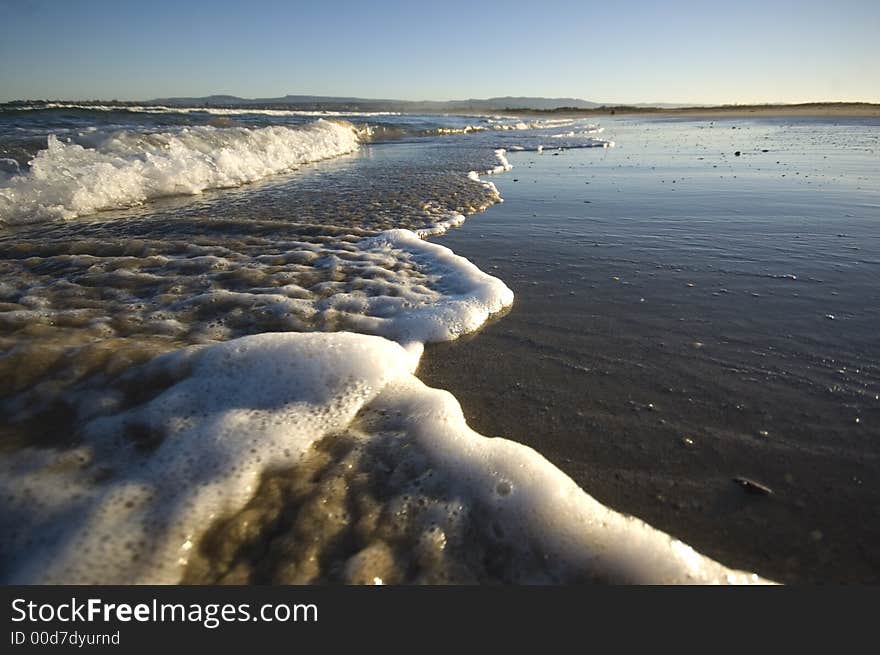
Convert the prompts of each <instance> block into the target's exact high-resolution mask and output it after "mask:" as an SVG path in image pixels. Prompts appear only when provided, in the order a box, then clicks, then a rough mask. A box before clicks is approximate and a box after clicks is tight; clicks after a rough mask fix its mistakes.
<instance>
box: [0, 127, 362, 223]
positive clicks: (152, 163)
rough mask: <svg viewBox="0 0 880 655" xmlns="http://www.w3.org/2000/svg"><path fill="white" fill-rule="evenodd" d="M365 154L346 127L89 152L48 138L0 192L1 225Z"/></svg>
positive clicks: (184, 133)
mask: <svg viewBox="0 0 880 655" xmlns="http://www.w3.org/2000/svg"><path fill="white" fill-rule="evenodd" d="M357 148H358V133H357V131H356V129H355V127H354V126H353V125H351V124H350V123H346V122H343V121H331V120H323V119H319V120H317V121H314V122H312V123H309V124H307V125H304V126H298V127H284V126H271V127H263V128H255V129H249V128H244V127H230V128H216V127H210V126H197V127H187V128H182V129H179V130H176V131H173V132H161V133H153V134H144V133H140V132H130V131H125V130H123V131H119V132H116V133H114V134H112V135H109V136H103V137H100V140H98V141H97V142H95V143H94V144H93V145H92V146H90V147H84V146H82V145H78V144H75V143H69V142H63V141H61V140H60V139H58V138H57V137H55V136H54V135H52V136H49V139H48V148H46V149H45V150H41V151H40V152H39V153H37V155H36V157H34V159H33V160H32V162H31V167H30V170H29V171H28V172H27V173H24V174H21V175H16V176H13V177H12V178H10V179H8V180H6V181H5V182H3V183H2V186H0V222H5V223H23V222H33V221H41V220H46V219H52V218H64V219H71V218H75V217H77V216H82V215H85V214H91V213H94V212H97V211H100V210H104V209H112V208H117V207H127V206H131V205H135V204H139V203H142V202H144V201H146V200H150V199H152V198H157V197H161V196H170V195H189V194H198V193H201V192H202V191H204V190H206V189H212V188H224V187H235V186H240V185H242V184H247V183H249V182H255V181H257V180H260V179H262V178H264V177H267V176H269V175H274V174H277V173H282V172H285V171H290V170H293V169H295V168H297V167H298V166H301V165H302V164H305V163H308V162H313V161H317V160H320V159H327V158H330V157H336V156H339V155H342V154H346V153H349V152H352V151H354V150H356V149H357Z"/></svg>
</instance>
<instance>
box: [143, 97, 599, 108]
mask: <svg viewBox="0 0 880 655" xmlns="http://www.w3.org/2000/svg"><path fill="white" fill-rule="evenodd" d="M148 102H149V104H156V105H167V106H172V107H184V106H186V107H261V108H271V107H297V108H302V109H307V110H311V109H324V110H340V111H341V110H354V111H436V112H460V111H481V112H485V111H504V110H506V109H530V110H535V111H551V110H553V109H560V108H563V107H566V108H573V109H593V108H596V107H599V106H600V105H599V104H598V103H595V102H589V101H587V100H581V99H579V98H533V97H525V96H505V97H499V98H487V99H477V98H470V99H468V100H447V101H432V100H425V101H411V100H389V99H372V98H352V97H336V96H308V95H286V96H281V97H278V98H239V97H238V96H228V95H211V96H204V97H199V98H194V97H188V98H181V97H177V98H154V99H153V100H149V101H148Z"/></svg>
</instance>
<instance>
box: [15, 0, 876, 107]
mask: <svg viewBox="0 0 880 655" xmlns="http://www.w3.org/2000/svg"><path fill="white" fill-rule="evenodd" d="M878 62H880V0H836V1H834V2H831V1H825V2H817V1H815V0H799V1H787V0H786V1H783V0H779V1H777V0H728V1H726V2H716V1H714V0H706V1H703V2H701V1H700V0H688V1H681V0H665V1H663V2H659V1H655V2H646V1H640V0H618V1H617V2H608V0H604V1H603V2H592V1H591V0H569V1H567V2H561V1H557V0H541V1H540V2H536V1H534V0H532V1H530V2H525V1H522V0H508V1H507V2H496V1H494V0H483V1H475V0H470V1H469V2H461V1H459V0H445V1H444V0H432V1H430V2H422V1H420V0H388V1H384V0H370V1H367V0H361V1H341V0H321V1H319V2H296V1H291V0H288V1H281V0H251V1H250V2H244V1H229V0H217V1H214V2H202V1H186V0H175V1H169V0H151V1H149V2H135V1H133V0H112V1H105V0H91V1H90V0H63V1H59V0H0V102H5V101H9V100H16V99H41V98H50V99H106V100H109V99H114V98H118V99H126V100H147V99H152V98H160V97H170V96H202V95H210V94H231V95H237V96H242V97H277V96H283V95H286V94H288V93H290V94H306V95H334V96H357V97H364V98H389V99H390V98H393V99H402V100H448V99H464V98H486V97H493V96H504V95H517V96H518V95H523V96H545V97H576V98H582V99H585V100H592V101H596V102H606V103H639V102H674V103H694V104H721V103H741V104H742V103H764V102H809V101H867V102H880V66H878Z"/></svg>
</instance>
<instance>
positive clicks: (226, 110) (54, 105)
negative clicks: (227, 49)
mask: <svg viewBox="0 0 880 655" xmlns="http://www.w3.org/2000/svg"><path fill="white" fill-rule="evenodd" d="M10 109H13V110H19V111H28V110H35V109H87V110H91V111H104V112H109V111H131V112H135V113H143V114H196V113H200V114H211V115H214V116H244V115H261V116H325V117H346V116H351V117H354V116H399V115H400V112H396V111H333V110H321V109H315V110H308V109H257V108H249V107H168V106H165V105H83V104H78V103H70V102H49V103H46V104H42V105H20V106H14V107H10Z"/></svg>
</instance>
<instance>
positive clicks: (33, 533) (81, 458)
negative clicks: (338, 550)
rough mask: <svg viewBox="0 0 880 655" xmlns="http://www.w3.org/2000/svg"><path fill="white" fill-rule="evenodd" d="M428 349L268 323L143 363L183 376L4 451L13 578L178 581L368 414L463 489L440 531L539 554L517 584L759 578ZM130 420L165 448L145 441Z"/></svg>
mask: <svg viewBox="0 0 880 655" xmlns="http://www.w3.org/2000/svg"><path fill="white" fill-rule="evenodd" d="M417 360H418V349H415V348H411V349H405V348H403V347H401V346H399V345H397V344H395V343H393V342H391V341H388V340H385V339H383V338H380V337H371V336H365V335H355V334H349V333H337V334H315V333H312V334H262V335H256V336H252V337H245V338H242V339H237V340H233V341H229V342H226V343H223V344H218V345H214V346H209V347H205V348H201V349H196V350H193V349H189V350H184V351H179V352H176V353H172V354H170V355H166V356H163V357H160V358H159V359H157V360H155V361H154V362H153V363H151V364H150V365H149V366H148V367H147V372H146V373H145V374H144V375H146V376H147V377H151V376H152V377H154V378H155V377H157V376H159V377H161V376H164V377H165V378H167V379H171V380H173V382H172V383H171V385H170V387H168V388H167V389H166V390H165V391H164V392H163V393H161V394H160V395H158V396H156V397H155V398H154V399H152V400H150V401H149V402H146V403H144V404H142V405H139V406H135V407H132V408H130V409H128V410H125V411H122V412H118V411H116V412H112V411H111V412H110V413H107V414H105V415H103V416H99V417H97V418H94V419H92V420H91V421H89V422H88V423H86V425H85V426H84V429H83V431H82V433H83V435H84V442H83V444H82V445H80V446H79V447H77V448H75V449H73V450H69V451H63V452H55V451H48V450H42V451H36V450H25V451H20V452H19V453H17V454H16V455H14V456H11V457H10V456H7V457H4V458H3V459H2V460H0V465H2V475H0V488H2V491H3V494H4V498H6V499H7V501H6V503H7V505H6V506H7V508H15V509H17V510H18V511H20V512H26V513H27V517H28V518H27V520H23V517H22V516H17V515H16V513H15V512H14V511H13V512H11V513H9V512H7V513H6V514H5V516H4V519H5V521H4V522H5V523H6V524H5V525H3V526H2V527H3V530H4V542H3V544H4V548H5V549H6V551H7V552H5V553H4V556H5V560H6V562H7V564H8V566H7V568H6V570H5V575H6V580H5V581H6V582H13V583H60V582H64V583H174V582H178V581H179V580H180V579H181V576H182V574H183V571H184V568H185V567H186V565H187V563H188V561H189V559H190V557H191V556H192V555H193V548H194V547H195V546H196V545H197V544H198V542H199V540H200V539H201V538H202V536H203V535H204V534H205V531H206V530H207V529H208V527H209V526H210V525H211V524H212V523H213V522H214V521H215V520H216V519H218V518H220V517H223V516H227V515H229V514H230V513H232V512H236V511H238V510H240V509H241V508H242V507H243V506H244V505H245V503H247V502H248V500H249V499H250V498H251V497H252V496H253V494H254V492H255V490H256V488H257V485H258V482H259V479H260V476H261V474H263V473H264V472H266V471H270V470H273V469H277V468H279V467H284V466H292V465H295V464H296V463H297V462H298V461H299V459H300V457H301V456H302V455H303V453H305V452H306V451H307V449H308V448H309V447H310V446H311V445H312V444H313V443H315V442H316V441H318V440H320V439H321V438H323V437H324V436H327V435H330V434H337V433H340V432H345V431H351V430H352V429H353V428H352V424H353V421H354V419H355V417H356V416H357V415H358V413H359V412H361V413H362V412H364V411H372V412H375V413H378V414H380V415H383V416H388V417H391V418H390V420H392V421H393V425H394V427H395V434H399V437H398V439H399V441H398V443H399V450H400V451H401V454H403V453H405V452H406V451H412V450H417V451H419V452H420V453H421V455H420V456H419V458H417V459H415V460H410V461H409V462H408V464H407V465H408V467H409V468H410V469H412V468H413V467H416V469H417V470H416V471H415V473H416V474H417V476H418V474H419V473H420V472H421V474H422V477H424V476H440V478H441V479H442V480H443V481H444V487H445V488H446V489H447V490H448V494H447V495H448V496H449V497H452V498H455V499H457V500H456V502H455V503H452V504H449V503H434V506H433V507H432V508H431V509H432V511H433V516H434V526H435V527H434V533H435V534H434V535H433V536H434V537H435V538H434V541H435V542H436V541H437V539H436V537H437V535H436V532H437V530H440V531H442V530H444V529H445V530H449V529H451V528H452V526H453V524H454V522H455V517H456V516H460V515H461V514H462V513H469V514H473V515H488V516H490V517H491V521H492V525H493V526H494V527H493V530H494V531H495V533H496V537H495V539H496V540H498V541H499V542H500V543H501V544H502V545H503V548H504V552H506V557H507V558H508V560H509V561H508V562H506V563H505V566H506V567H507V569H508V570H512V571H514V572H516V570H517V566H518V562H519V561H520V560H522V561H523V562H526V561H538V562H539V563H540V567H539V569H538V570H533V569H529V570H528V571H524V572H522V573H521V574H520V576H519V577H518V578H516V579H519V580H520V581H564V580H571V579H583V578H585V577H586V578H591V579H600V580H605V581H614V582H635V583H698V582H699V583H725V582H727V583H748V582H758V581H760V580H759V579H758V578H757V577H756V576H753V575H749V574H746V573H742V572H737V571H731V570H730V569H727V568H725V567H723V566H722V565H720V564H718V563H716V562H714V561H712V560H709V559H708V558H706V557H704V556H702V555H700V554H698V553H696V552H695V551H693V550H692V549H691V548H689V547H688V546H686V545H684V544H682V543H681V542H680V541H678V540H676V539H674V538H672V537H670V536H668V535H666V534H664V533H662V532H659V531H657V530H655V529H653V528H651V527H650V526H648V525H646V524H645V523H643V522H641V521H639V520H638V519H635V518H632V517H626V516H623V515H620V514H618V513H616V512H614V511H612V510H610V509H608V508H606V507H604V506H602V505H601V504H600V503H598V502H597V501H595V500H594V499H592V498H591V497H590V496H588V495H587V494H586V493H584V492H583V491H582V490H581V489H579V488H578V487H577V485H576V484H575V483H574V482H573V481H572V480H571V479H569V478H568V477H567V476H565V475H564V474H563V473H562V472H561V471H559V470H558V469H556V468H555V467H554V466H553V465H552V464H550V463H549V462H548V461H547V460H545V459H544V458H543V457H542V456H541V455H539V454H538V453H537V452H535V451H533V450H532V449H530V448H527V447H526V446H523V445H520V444H517V443H514V442H511V441H507V440H504V439H487V438H485V437H483V436H481V435H479V434H477V433H475V432H474V431H472V430H471V429H470V428H468V426H467V425H466V423H465V420H464V417H463V415H462V412H461V408H460V407H459V405H458V403H457V402H456V401H455V399H454V398H453V397H452V396H451V395H450V394H448V393H446V392H443V391H437V390H433V389H429V388H427V387H425V386H424V385H423V384H422V383H421V382H419V381H418V380H417V379H416V378H415V377H414V376H413V375H412V373H413V371H414V370H415V367H416V364H417ZM133 426H137V428H138V430H139V431H140V432H141V433H148V434H151V435H154V436H155V437H156V438H157V439H158V441H159V443H158V445H157V447H156V448H155V449H154V450H152V451H149V452H143V451H139V450H137V449H136V448H135V447H134V446H133V444H132V442H131V441H130V440H128V439H126V436H125V435H126V434H127V432H128V431H130V430H132V427H133ZM388 427H389V426H388V425H386V426H385V428H384V429H385V430H387V429H388ZM355 432H357V430H355ZM360 434H361V437H362V438H365V439H367V440H370V439H373V438H378V436H379V435H378V434H376V435H373V434H372V433H371V432H370V431H369V430H367V432H366V433H363V429H361V431H360ZM102 471H103V473H101V472H102ZM108 472H109V474H108ZM99 473H101V474H100V475H99ZM373 474H377V475H383V474H382V473H381V472H373ZM444 513H445V514H444ZM400 516H401V520H406V519H405V516H406V515H405V514H401V515H400ZM329 519H330V517H327V520H329ZM438 526H439V527H438ZM315 529H316V530H318V533H320V529H319V528H317V527H316V528H315ZM316 534H317V533H316ZM440 536H442V535H440ZM440 543H441V545H442V540H440ZM523 568H524V569H525V568H526V567H523ZM514 576H515V577H516V575H515V573H514ZM523 576H526V577H525V579H522V577H523Z"/></svg>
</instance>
